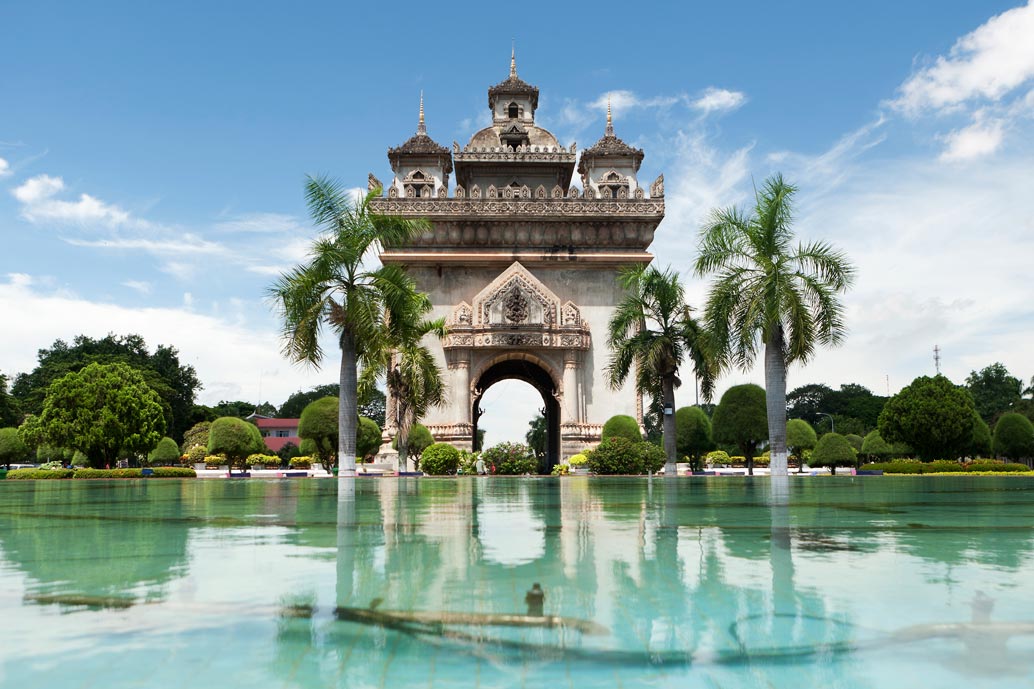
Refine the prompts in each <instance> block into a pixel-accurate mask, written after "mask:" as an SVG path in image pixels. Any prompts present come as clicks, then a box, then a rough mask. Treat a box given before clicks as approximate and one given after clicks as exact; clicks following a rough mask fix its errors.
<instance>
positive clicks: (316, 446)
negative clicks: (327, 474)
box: [298, 397, 338, 466]
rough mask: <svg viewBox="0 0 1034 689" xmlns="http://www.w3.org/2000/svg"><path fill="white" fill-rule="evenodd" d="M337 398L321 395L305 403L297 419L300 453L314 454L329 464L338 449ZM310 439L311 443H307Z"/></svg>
mask: <svg viewBox="0 0 1034 689" xmlns="http://www.w3.org/2000/svg"><path fill="white" fill-rule="evenodd" d="M337 417H338V398H337V397H321V398H320V399H318V400H314V401H312V402H309V403H308V404H307V405H305V409H303V410H302V415H301V418H300V419H299V420H298V437H300V438H301V439H302V445H301V451H302V454H312V455H315V456H316V457H317V458H318V459H317V461H320V462H322V463H323V464H324V466H329V465H330V464H331V462H332V461H333V460H334V455H336V454H337V451H338V447H337V445H338V424H337ZM306 441H310V442H311V444H307V443H306Z"/></svg>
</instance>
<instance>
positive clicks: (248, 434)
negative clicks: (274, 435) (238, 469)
mask: <svg viewBox="0 0 1034 689" xmlns="http://www.w3.org/2000/svg"><path fill="white" fill-rule="evenodd" d="M265 449H266V444H265V442H263V440H262V433H261V432H260V431H259V429H258V427H257V426H255V425H254V424H250V423H248V422H247V421H245V420H244V419H239V418H237V417H236V416H223V417H221V418H218V419H216V420H215V421H213V422H212V427H211V429H210V430H209V433H208V453H209V454H210V455H219V454H221V455H226V461H227V463H228V464H229V465H230V466H231V467H233V466H237V465H239V466H243V465H244V464H243V463H244V460H245V459H247V457H248V455H251V454H255V453H256V452H265Z"/></svg>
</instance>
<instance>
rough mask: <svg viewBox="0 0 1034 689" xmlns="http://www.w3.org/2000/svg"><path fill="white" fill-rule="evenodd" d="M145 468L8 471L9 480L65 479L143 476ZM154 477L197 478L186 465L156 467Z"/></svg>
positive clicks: (153, 470)
mask: <svg viewBox="0 0 1034 689" xmlns="http://www.w3.org/2000/svg"><path fill="white" fill-rule="evenodd" d="M143 471H144V470H143V469H85V468H84V469H75V470H72V469H15V470H14V471H9V472H7V478H8V480H15V481H17V480H24V479H63V478H80V479H87V478H143V475H144V474H143ZM151 471H152V472H153V473H152V474H151V476H152V477H153V478H195V477H196V476H197V473H196V472H195V471H194V470H193V469H187V468H184V467H155V468H154V469H152V470H151Z"/></svg>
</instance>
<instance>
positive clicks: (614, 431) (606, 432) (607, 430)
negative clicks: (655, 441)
mask: <svg viewBox="0 0 1034 689" xmlns="http://www.w3.org/2000/svg"><path fill="white" fill-rule="evenodd" d="M609 438H624V439H625V440H628V441H630V442H633V443H637V442H639V441H640V440H642V439H643V433H642V431H640V430H639V423H638V422H636V420H635V419H633V418H632V417H631V416H626V415H625V414H618V415H617V416H612V417H610V418H609V419H607V422H606V423H605V424H603V432H602V434H601V439H602V440H608V439H609Z"/></svg>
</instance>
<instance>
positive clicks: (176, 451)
mask: <svg viewBox="0 0 1034 689" xmlns="http://www.w3.org/2000/svg"><path fill="white" fill-rule="evenodd" d="M179 461H180V446H179V445H177V444H176V441H175V440H173V439H172V438H170V437H168V436H166V437H164V438H162V439H161V440H159V441H158V447H156V448H154V449H153V450H151V451H150V452H149V453H148V454H147V463H148V464H178V463H179Z"/></svg>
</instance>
